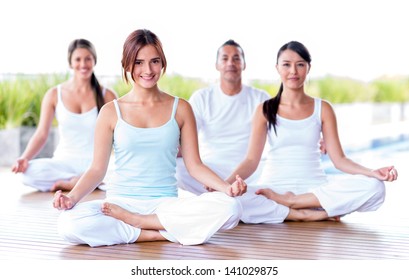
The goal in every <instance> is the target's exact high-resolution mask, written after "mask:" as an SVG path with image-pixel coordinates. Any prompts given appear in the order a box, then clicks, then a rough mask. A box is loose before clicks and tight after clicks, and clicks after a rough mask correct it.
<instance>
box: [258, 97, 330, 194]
mask: <svg viewBox="0 0 409 280" xmlns="http://www.w3.org/2000/svg"><path fill="white" fill-rule="evenodd" d="M276 130H277V135H276V134H275V132H274V128H273V127H271V129H270V130H269V132H268V136H267V137H268V142H269V143H270V145H271V149H270V150H269V153H268V155H267V161H266V164H265V167H264V169H263V172H262V175H261V177H260V181H259V182H260V184H262V185H271V187H272V188H273V189H276V187H278V188H279V186H280V185H287V186H288V185H297V186H300V185H301V186H302V185H308V184H322V183H325V182H326V174H325V172H324V169H323V168H322V164H321V153H320V149H319V147H320V145H319V141H320V138H321V99H319V98H315V100H314V112H313V114H312V115H311V116H309V117H307V118H305V119H302V120H289V119H285V118H283V117H280V116H279V115H278V114H277V125H276ZM286 191H291V189H287V190H286Z"/></svg>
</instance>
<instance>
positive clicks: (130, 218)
mask: <svg viewBox="0 0 409 280" xmlns="http://www.w3.org/2000/svg"><path fill="white" fill-rule="evenodd" d="M101 211H102V213H104V214H105V215H107V216H111V217H113V218H115V219H118V220H120V221H123V222H124V223H127V224H128V225H131V226H134V227H137V228H140V227H141V226H140V224H141V223H140V217H141V215H139V214H138V213H132V212H129V211H128V210H126V209H124V208H122V207H121V206H118V205H116V204H113V203H109V202H104V203H103V204H102V207H101Z"/></svg>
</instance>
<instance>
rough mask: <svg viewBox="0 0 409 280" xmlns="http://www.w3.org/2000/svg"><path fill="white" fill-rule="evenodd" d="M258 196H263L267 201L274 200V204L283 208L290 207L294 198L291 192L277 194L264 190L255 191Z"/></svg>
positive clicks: (270, 190) (267, 189)
mask: <svg viewBox="0 0 409 280" xmlns="http://www.w3.org/2000/svg"><path fill="white" fill-rule="evenodd" d="M256 194H258V195H264V196H265V197H267V198H268V199H271V200H274V201H275V202H277V203H279V204H282V205H284V206H291V205H292V199H293V198H295V194H294V193H292V192H286V193H285V194H278V193H276V192H274V191H273V190H272V189H269V188H265V189H259V190H257V191H256Z"/></svg>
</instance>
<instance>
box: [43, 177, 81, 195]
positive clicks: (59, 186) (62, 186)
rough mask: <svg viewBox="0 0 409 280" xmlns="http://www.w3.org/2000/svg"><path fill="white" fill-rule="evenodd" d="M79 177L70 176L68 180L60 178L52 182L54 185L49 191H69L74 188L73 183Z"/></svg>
mask: <svg viewBox="0 0 409 280" xmlns="http://www.w3.org/2000/svg"><path fill="white" fill-rule="evenodd" d="M78 180H79V177H72V178H71V179H70V180H68V181H64V180H60V181H57V182H55V183H54V185H53V186H52V187H51V189H50V191H51V192H56V191H59V190H61V191H70V190H72V189H73V188H74V186H75V184H76V183H77V182H78Z"/></svg>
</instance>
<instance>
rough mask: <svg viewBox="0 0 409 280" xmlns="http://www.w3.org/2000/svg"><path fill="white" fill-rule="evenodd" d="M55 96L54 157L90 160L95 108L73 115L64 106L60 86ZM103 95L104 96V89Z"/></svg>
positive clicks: (95, 116) (92, 150)
mask: <svg viewBox="0 0 409 280" xmlns="http://www.w3.org/2000/svg"><path fill="white" fill-rule="evenodd" d="M57 95H58V101H57V106H56V108H55V115H56V119H57V121H58V133H59V142H58V146H57V148H56V150H55V152H54V157H55V158H61V159H67V158H69V159H73V158H74V159H76V158H78V159H84V160H86V159H89V160H92V155H93V152H94V132H95V124H96V121H97V116H98V110H97V107H94V108H92V109H91V110H89V111H88V112H85V113H82V114H78V113H73V112H71V111H69V110H68V109H67V108H66V107H65V106H64V103H63V101H62V97H61V85H58V86H57ZM103 95H105V89H104V90H103Z"/></svg>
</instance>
